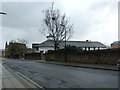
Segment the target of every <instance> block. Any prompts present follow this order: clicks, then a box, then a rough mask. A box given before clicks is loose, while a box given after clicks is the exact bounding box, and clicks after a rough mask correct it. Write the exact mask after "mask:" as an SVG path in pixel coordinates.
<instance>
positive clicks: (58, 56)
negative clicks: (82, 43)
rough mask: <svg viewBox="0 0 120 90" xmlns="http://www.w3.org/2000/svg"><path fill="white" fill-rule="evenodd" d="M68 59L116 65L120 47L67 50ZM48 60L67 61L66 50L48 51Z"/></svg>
mask: <svg viewBox="0 0 120 90" xmlns="http://www.w3.org/2000/svg"><path fill="white" fill-rule="evenodd" d="M66 56H67V61H68V62H77V63H89V64H110V65H114V64H116V63H117V60H118V58H120V49H107V50H95V51H81V52H71V51H67V55H66ZM45 59H46V60H47V61H65V52H63V51H48V52H47V53H46V54H45Z"/></svg>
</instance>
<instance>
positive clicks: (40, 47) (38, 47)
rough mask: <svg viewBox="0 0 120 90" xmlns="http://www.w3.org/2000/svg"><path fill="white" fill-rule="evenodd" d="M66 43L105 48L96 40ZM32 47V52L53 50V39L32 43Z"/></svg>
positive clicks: (88, 47) (93, 48)
mask: <svg viewBox="0 0 120 90" xmlns="http://www.w3.org/2000/svg"><path fill="white" fill-rule="evenodd" d="M66 44H67V45H70V46H76V47H81V48H82V49H83V50H87V51H88V50H99V49H106V46H105V45H104V44H102V43H100V42H97V41H88V40H86V41H67V42H66ZM64 46H65V42H64V41H63V42H61V43H60V47H64ZM32 48H33V49H34V52H40V51H43V52H46V51H48V50H54V41H53V40H46V41H44V42H42V43H40V44H32Z"/></svg>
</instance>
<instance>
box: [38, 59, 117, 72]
mask: <svg viewBox="0 0 120 90" xmlns="http://www.w3.org/2000/svg"><path fill="white" fill-rule="evenodd" d="M37 61H38V62H39V63H49V64H56V65H63V66H72V67H81V68H92V69H102V70H112V71H119V69H118V68H117V65H99V64H84V63H70V62H55V61H45V60H37Z"/></svg>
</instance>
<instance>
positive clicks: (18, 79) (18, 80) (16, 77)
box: [0, 65, 44, 90]
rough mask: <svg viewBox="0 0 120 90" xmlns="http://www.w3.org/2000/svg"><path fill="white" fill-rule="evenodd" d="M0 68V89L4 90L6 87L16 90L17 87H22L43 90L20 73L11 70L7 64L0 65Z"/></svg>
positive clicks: (27, 89)
mask: <svg viewBox="0 0 120 90" xmlns="http://www.w3.org/2000/svg"><path fill="white" fill-rule="evenodd" d="M1 68H2V70H1V71H2V74H1V75H0V76H2V77H1V78H0V81H1V83H0V89H5V90H6V89H7V88H12V89H15V90H16V89H17V88H23V89H24V90H29V89H30V90H31V89H32V90H44V89H43V87H41V86H39V85H37V84H36V83H34V82H33V81H32V80H30V79H28V78H27V77H25V76H23V75H22V74H20V73H18V72H15V71H13V70H11V69H10V68H9V67H8V66H4V65H1ZM12 89H11V90H12Z"/></svg>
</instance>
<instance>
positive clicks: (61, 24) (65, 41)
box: [60, 24, 67, 62]
mask: <svg viewBox="0 0 120 90" xmlns="http://www.w3.org/2000/svg"><path fill="white" fill-rule="evenodd" d="M60 25H61V26H63V27H64V29H65V62H67V50H66V41H67V40H66V28H65V25H63V24H60Z"/></svg>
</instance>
